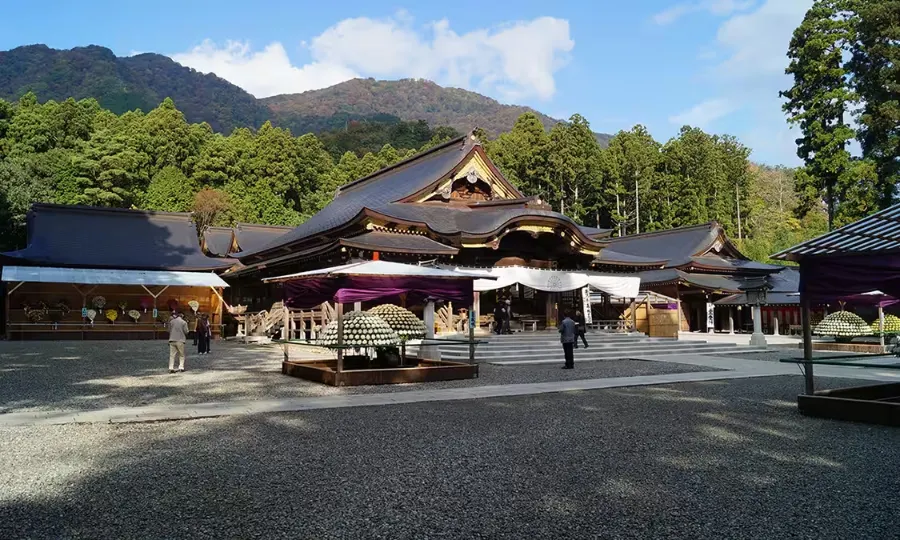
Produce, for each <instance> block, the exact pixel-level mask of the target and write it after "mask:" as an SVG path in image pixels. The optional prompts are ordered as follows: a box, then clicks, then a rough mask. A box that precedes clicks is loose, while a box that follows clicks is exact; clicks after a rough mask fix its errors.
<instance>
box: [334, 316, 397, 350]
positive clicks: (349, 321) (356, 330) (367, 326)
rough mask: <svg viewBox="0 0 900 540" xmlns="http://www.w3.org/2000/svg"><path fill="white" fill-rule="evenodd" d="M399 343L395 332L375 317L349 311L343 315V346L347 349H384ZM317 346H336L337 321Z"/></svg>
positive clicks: (379, 318)
mask: <svg viewBox="0 0 900 540" xmlns="http://www.w3.org/2000/svg"><path fill="white" fill-rule="evenodd" d="M399 342H400V336H398V335H397V332H394V331H393V330H391V327H390V326H389V325H388V323H386V322H385V321H384V319H382V318H381V317H379V316H377V315H373V314H371V313H368V312H365V311H351V312H350V313H348V314H346V315H344V345H345V346H347V347H384V346H388V345H396V344H397V343H399ZM319 345H322V346H326V347H328V346H334V345H337V321H331V322H330V323H328V326H326V327H325V331H324V332H322V335H321V337H320V338H319Z"/></svg>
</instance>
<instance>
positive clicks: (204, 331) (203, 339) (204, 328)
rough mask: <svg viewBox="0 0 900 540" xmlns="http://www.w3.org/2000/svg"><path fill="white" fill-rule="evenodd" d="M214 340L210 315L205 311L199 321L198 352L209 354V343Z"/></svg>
mask: <svg viewBox="0 0 900 540" xmlns="http://www.w3.org/2000/svg"><path fill="white" fill-rule="evenodd" d="M211 340H212V327H211V326H210V324H209V315H207V314H206V313H204V314H203V315H201V316H200V320H199V321H198V322H197V353H198V354H209V343H210V341H211Z"/></svg>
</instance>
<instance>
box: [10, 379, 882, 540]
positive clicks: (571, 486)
mask: <svg viewBox="0 0 900 540" xmlns="http://www.w3.org/2000/svg"><path fill="white" fill-rule="evenodd" d="M852 383H853V381H840V380H833V379H829V380H824V381H822V384H823V385H834V386H840V385H843V384H852ZM801 387H802V380H801V378H799V377H794V376H783V377H769V378H761V379H743V380H731V381H718V382H708V383H688V384H679V385H669V386H657V387H645V388H621V389H610V390H597V391H589V392H572V393H565V394H550V395H540V396H521V397H514V398H498V399H489V400H472V401H460V402H452V403H449V402H434V403H417V404H414V405H397V406H384V407H365V408H354V409H337V410H322V411H310V412H304V413H284V414H273V415H260V416H252V417H231V418H221V419H210V420H196V421H182V422H164V423H157V424H130V425H83V426H46V427H22V428H5V429H0V538H4V539H5V538H23V537H30V538H75V537H78V538H216V539H219V538H316V539H328V538H350V539H365V538H392V539H403V538H452V539H457V538H498V539H503V538H510V539H517V540H518V539H523V538H621V539H630V538H635V539H638V538H639V539H646V538H686V539H716V540H719V539H729V538H748V539H749V538H753V539H756V538H763V539H779V538H810V539H820V538H866V539H882V538H883V539H893V538H898V537H900V522H898V521H897V514H896V512H897V507H898V505H900V475H897V474H896V473H897V464H898V463H900V430H897V429H892V428H885V427H878V426H868V425H862V424H854V423H847V422H836V421H828V420H821V419H814V418H805V417H802V416H800V415H799V414H798V413H797V411H796V406H795V403H796V402H795V396H796V394H797V392H798V390H799V389H800V388H801Z"/></svg>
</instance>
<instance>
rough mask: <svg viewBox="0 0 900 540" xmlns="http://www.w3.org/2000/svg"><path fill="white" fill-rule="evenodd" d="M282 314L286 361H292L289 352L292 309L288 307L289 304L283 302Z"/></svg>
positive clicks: (282, 337) (282, 334)
mask: <svg viewBox="0 0 900 540" xmlns="http://www.w3.org/2000/svg"><path fill="white" fill-rule="evenodd" d="M281 315H282V317H283V321H282V323H281V325H282V326H281V340H282V341H283V342H284V361H285V362H288V361H290V359H291V358H290V353H289V352H288V350H289V348H288V342H290V340H291V327H290V325H291V310H290V309H289V308H288V307H287V304H282V306H281Z"/></svg>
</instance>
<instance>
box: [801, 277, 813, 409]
mask: <svg viewBox="0 0 900 540" xmlns="http://www.w3.org/2000/svg"><path fill="white" fill-rule="evenodd" d="M800 320H801V324H802V325H803V376H804V378H805V381H806V394H807V395H812V394H813V393H814V392H815V390H816V389H815V383H814V381H813V365H812V357H813V354H812V353H813V350H812V326H811V325H810V319H809V298H807V297H806V295H805V294H803V292H801V293H800Z"/></svg>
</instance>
